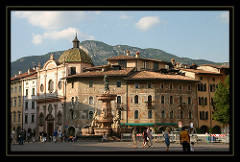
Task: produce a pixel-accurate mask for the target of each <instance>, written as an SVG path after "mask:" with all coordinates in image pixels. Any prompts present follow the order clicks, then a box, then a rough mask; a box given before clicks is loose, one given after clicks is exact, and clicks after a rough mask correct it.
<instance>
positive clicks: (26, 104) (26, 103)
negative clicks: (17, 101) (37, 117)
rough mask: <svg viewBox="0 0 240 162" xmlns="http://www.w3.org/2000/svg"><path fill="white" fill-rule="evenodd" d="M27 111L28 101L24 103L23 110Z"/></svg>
mask: <svg viewBox="0 0 240 162" xmlns="http://www.w3.org/2000/svg"><path fill="white" fill-rule="evenodd" d="M27 109H28V101H26V102H25V110H27Z"/></svg>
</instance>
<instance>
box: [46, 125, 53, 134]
mask: <svg viewBox="0 0 240 162" xmlns="http://www.w3.org/2000/svg"><path fill="white" fill-rule="evenodd" d="M52 135H53V122H48V124H47V137H50V136H52Z"/></svg>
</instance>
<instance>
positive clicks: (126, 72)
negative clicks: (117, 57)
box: [63, 68, 135, 79]
mask: <svg viewBox="0 0 240 162" xmlns="http://www.w3.org/2000/svg"><path fill="white" fill-rule="evenodd" d="M134 69H135V68H123V69H121V70H107V71H89V72H84V73H81V74H76V75H71V76H67V77H64V78H66V79H68V78H82V77H83V78H84V77H102V76H104V75H108V76H127V75H129V74H130V73H131V72H132V71H133V70H134ZM64 78H63V79H64Z"/></svg>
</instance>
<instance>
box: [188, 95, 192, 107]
mask: <svg viewBox="0 0 240 162" xmlns="http://www.w3.org/2000/svg"><path fill="white" fill-rule="evenodd" d="M188 104H189V105H191V104H192V98H191V97H188Z"/></svg>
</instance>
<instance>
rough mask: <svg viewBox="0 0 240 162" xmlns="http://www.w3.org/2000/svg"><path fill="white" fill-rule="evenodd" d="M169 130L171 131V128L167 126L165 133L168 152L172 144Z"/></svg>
mask: <svg viewBox="0 0 240 162" xmlns="http://www.w3.org/2000/svg"><path fill="white" fill-rule="evenodd" d="M169 132H170V128H169V127H167V128H166V130H165V134H164V138H165V144H166V146H167V150H166V151H167V152H168V151H169V146H170V140H169Z"/></svg>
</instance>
